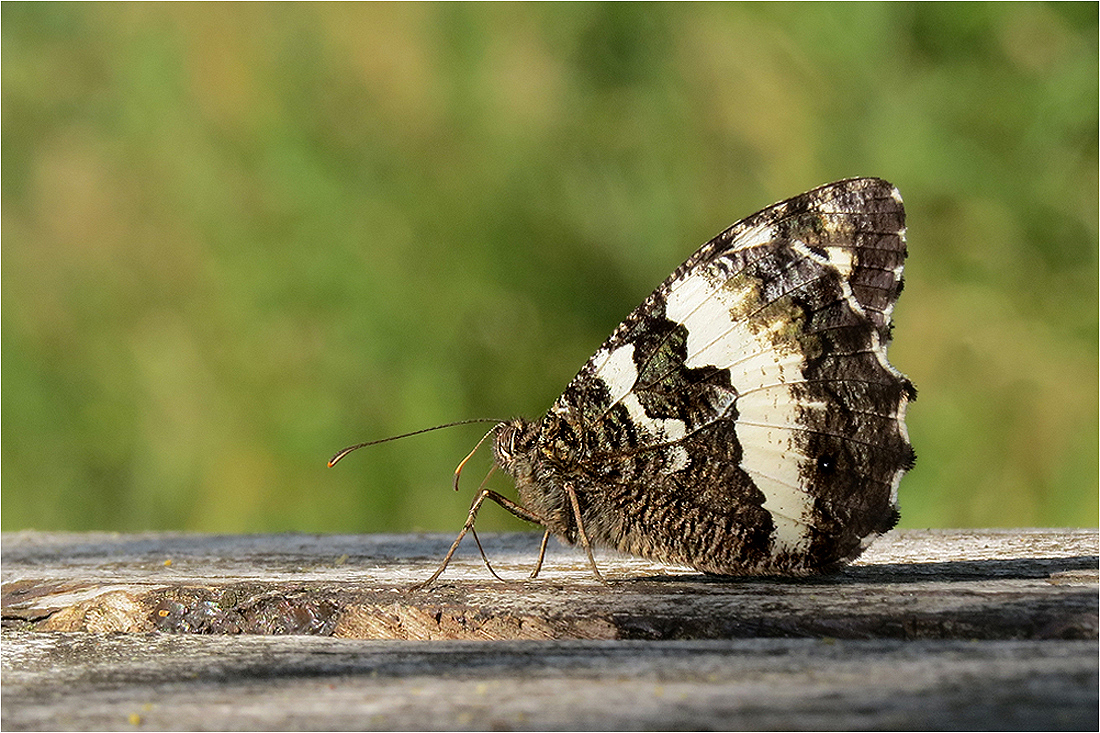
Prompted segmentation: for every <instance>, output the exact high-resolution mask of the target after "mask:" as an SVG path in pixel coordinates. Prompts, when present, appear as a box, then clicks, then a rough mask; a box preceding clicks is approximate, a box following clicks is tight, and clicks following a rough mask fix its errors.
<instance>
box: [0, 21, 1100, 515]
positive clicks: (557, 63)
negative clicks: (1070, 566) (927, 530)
mask: <svg viewBox="0 0 1100 733" xmlns="http://www.w3.org/2000/svg"><path fill="white" fill-rule="evenodd" d="M0 13H2V24H0V32H2V61H3V64H2V78H3V104H2V115H3V119H2V124H3V128H2V129H3V135H2V138H3V139H2V151H3V155H2V174H3V180H2V206H3V208H2V215H3V235H4V236H3V249H2V257H3V263H2V284H3V288H2V306H3V307H2V317H3V329H2V339H3V342H2V343H3V345H2V379H3V402H2V416H3V421H2V422H3V426H2V429H3V435H2V456H3V463H2V495H3V515H2V526H3V529H5V530H15V529H21V528H29V527H33V528H39V529H73V530H82V529H113V530H139V529H190V530H206V531H226V532H242V531H271V530H302V531H356V532H358V531H383V530H388V531H409V530H413V529H432V530H448V531H449V530H455V529H457V528H458V526H459V525H460V523H461V520H462V517H463V516H464V515H465V510H466V507H467V506H468V500H469V493H472V487H473V485H474V483H476V481H477V480H478V479H479V478H480V475H479V474H480V472H482V471H484V470H486V469H487V467H488V463H489V459H488V452H485V453H484V455H482V456H480V461H475V462H474V463H472V464H471V466H470V467H469V468H468V473H467V478H468V479H469V488H468V491H467V494H466V495H463V496H455V495H454V494H452V493H451V492H450V491H449V490H448V486H449V480H450V472H451V470H452V468H453V467H454V465H455V463H456V462H457V461H458V459H459V458H461V457H462V456H463V455H465V453H466V451H467V450H468V449H469V448H470V447H471V446H472V445H473V443H474V442H475V441H476V440H477V438H478V437H480V434H481V428H480V427H478V426H472V427H468V428H455V429H452V430H450V431H443V432H439V433H433V434H431V435H427V436H421V437H417V438H411V439H408V440H405V441H399V442H397V443H392V444H386V445H383V446H378V447H375V448H371V449H369V451H366V452H360V453H358V454H356V455H355V456H354V457H353V459H350V460H349V461H347V462H346V463H344V464H342V465H341V466H340V468H339V469H336V470H332V471H329V470H326V469H325V467H324V464H325V461H326V460H327V458H328V457H329V456H330V455H331V454H332V453H333V452H334V451H335V450H336V449H338V448H340V447H343V446H344V445H346V444H348V443H352V442H357V441H359V440H364V439H370V438H377V437H382V436H386V435H390V434H394V433H398V432H403V431H407V430H411V429H416V428H419V427H425V426H429V425H433V424H437V423H441V422H446V421H450V420H455V419H461V418H467V417H508V416H511V415H513V414H524V415H527V416H531V417H534V416H537V415H539V414H541V413H542V412H543V411H544V410H545V409H546V408H547V407H548V406H549V404H550V403H551V402H552V401H553V399H554V398H555V397H556V396H557V395H558V394H559V392H560V391H561V389H562V388H563V387H564V386H565V384H566V382H567V381H568V380H569V379H570V378H571V377H572V376H573V374H574V373H575V372H576V370H577V369H578V368H579V367H580V365H581V364H582V363H583V362H584V361H585V359H587V358H588V356H589V355H590V354H591V352H592V351H593V350H594V349H595V348H596V347H597V346H598V345H599V343H600V342H601V341H602V340H603V338H604V337H605V336H606V335H607V333H608V332H609V331H610V330H611V328H612V327H613V326H614V325H615V324H616V323H617V322H618V321H619V320H620V319H621V318H622V317H623V316H624V315H625V314H626V313H627V312H628V311H629V310H630V309H632V308H633V307H634V306H635V305H636V304H637V303H638V302H640V301H641V299H642V298H643V297H645V296H646V295H647V294H648V293H649V291H650V290H651V289H652V288H653V287H654V286H656V284H657V283H658V282H660V281H661V280H662V279H663V278H664V277H665V276H666V275H667V274H668V273H669V272H670V271H671V270H672V269H673V268H674V267H675V266H676V265H677V264H679V263H680V262H681V261H682V260H683V259H684V258H686V257H687V255H689V254H690V253H691V252H692V251H693V250H694V249H695V248H696V247H697V246H698V245H699V244H701V243H702V242H704V241H706V240H707V239H709V238H710V237H711V236H712V235H714V234H715V233H717V232H718V231H720V230H721V229H723V228H724V227H725V226H727V225H728V224H730V223H732V222H733V221H734V220H736V219H738V218H740V217H742V216H745V215H747V214H750V213H752V212H753V211H755V210H757V209H759V208H761V207H763V206H765V205H767V204H769V203H771V202H773V201H775V200H778V199H781V198H785V197H787V196H790V195H793V194H796V193H800V192H802V191H804V190H806V189H809V188H811V187H813V186H815V185H818V184H821V183H824V182H827V181H830V180H833V179H837V178H842V177H847V176H853V175H877V176H881V177H884V178H887V179H889V180H891V181H893V182H894V183H895V184H896V185H897V186H898V187H899V188H900V189H901V191H902V193H903V195H904V196H905V199H906V204H907V210H908V212H909V221H908V223H909V241H910V252H911V254H910V259H909V262H908V265H907V270H906V275H907V287H906V291H905V294H904V296H903V297H902V300H901V302H900V305H899V307H898V310H897V311H896V319H897V327H896V329H895V343H894V345H893V346H892V348H891V360H892V361H893V362H894V363H895V364H896V365H897V366H898V367H899V368H900V369H901V370H903V371H904V372H906V373H907V374H909V375H910V376H911V377H912V379H913V380H914V381H915V382H916V384H917V385H918V387H919V389H920V399H919V400H918V401H917V402H916V403H915V405H914V406H913V408H912V409H911V411H910V420H909V426H910V433H911V435H912V439H913V443H914V445H915V446H916V448H917V452H918V454H919V461H918V464H917V467H916V469H915V470H914V471H913V472H912V473H911V474H910V475H909V476H908V477H907V478H906V479H905V481H904V482H903V483H902V487H901V503H902V524H903V526H910V527H924V526H959V527H961V526H996V525H1001V526H1031V525H1074V526H1095V525H1096V524H1097V512H1098V506H1097V504H1098V502H1097V496H1098V485H1097V477H1098V460H1097V447H1098V439H1100V436H1098V415H1097V411H1098V410H1097V405H1098V399H1100V395H1098V386H1097V384H1098V369H1097V361H1098V359H1097V353H1098V339H1097V333H1098V317H1097V315H1098V314H1097V310H1098V306H1097V236H1098V231H1097V203H1098V188H1097V165H1098V161H1097V125H1098V118H1097V107H1098V99H1097V81H1096V80H1097V72H1098V64H1097V54H1098V49H1097V29H1098V25H1097V6H1096V5H1095V4H1058V5H1037V4H1011V5H1001V4H963V3H951V4H935V5H913V4H888V5H879V4H855V5H828V4H812V5H772V4H767V5H755V4H754V5H740V4H737V5H727V4H714V5H641V6H638V5H617V4H616V5H603V4H577V5H511V4H490V5H461V4H458V5H451V4H445V5H328V4H318V5H313V4H309V5H298V4H294V5H266V4H265V5H251V4H249V5H221V4H199V5H193V4H166V5H144V4H134V5H131V4H123V5H117V4H89V5H83V4H80V5H73V4H37V3H33V4H32V3H18V4H13V3H5V4H3V6H0ZM498 485H499V487H500V488H501V489H502V490H505V487H506V486H507V482H506V481H503V480H501V481H498ZM502 515H503V513H502V512H493V511H486V512H484V513H483V518H482V521H483V522H484V527H485V528H486V529H489V528H493V527H497V528H501V527H514V526H517V525H515V524H514V523H512V520H510V519H509V518H507V517H504V516H502Z"/></svg>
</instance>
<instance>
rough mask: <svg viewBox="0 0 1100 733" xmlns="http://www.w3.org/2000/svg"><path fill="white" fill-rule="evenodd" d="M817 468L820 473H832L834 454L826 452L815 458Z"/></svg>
mask: <svg viewBox="0 0 1100 733" xmlns="http://www.w3.org/2000/svg"><path fill="white" fill-rule="evenodd" d="M817 470H818V471H820V472H821V473H832V472H833V471H835V470H836V456H834V455H832V454H826V455H823V456H818V458H817Z"/></svg>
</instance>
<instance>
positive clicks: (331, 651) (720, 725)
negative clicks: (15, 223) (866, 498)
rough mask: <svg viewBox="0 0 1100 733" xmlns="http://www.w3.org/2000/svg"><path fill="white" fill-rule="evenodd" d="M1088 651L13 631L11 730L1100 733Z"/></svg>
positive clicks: (1083, 645)
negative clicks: (982, 732) (1072, 732)
mask: <svg viewBox="0 0 1100 733" xmlns="http://www.w3.org/2000/svg"><path fill="white" fill-rule="evenodd" d="M1096 657H1097V645H1096V643H1095V642H1088V641H1030V640H1025V641H987V642H970V641H941V640H931V641H908V642H906V641H898V640H883V639H876V640H865V641H860V640H835V641H829V640H815V639H737V640H703V641H679V642H677V641H671V642H640V641H612V642H608V641H550V642H547V641H502V642H494V643H491V644H486V643H480V642H469V641H465V642H454V641H441V642H432V643H424V642H402V641H362V640H348V639H333V638H323V637H307V636H291V637H286V636H284V637H272V636H266V637H265V636H236V637H232V636H224V635H223V636H195V635H178V634H173V635H169V634H151V635H150V634H121V635H120V634H87V633H77V634H74V633H61V634H59V633H53V634H43V633H38V632H28V631H11V630H8V631H5V632H4V637H3V644H2V645H0V658H2V663H3V667H2V669H3V678H4V694H3V698H2V713H0V717H2V720H3V728H4V729H5V730H56V729H69V730H73V729H76V730H80V729H84V730H117V729H121V728H138V727H141V728H149V729H154V730H161V729H164V730H169V729H171V730H402V729H416V730H490V729H516V730H522V729H529V730H641V729H646V730H665V729H688V730H756V729H776V730H805V729H811V730H826V729H838V730H874V729H891V730H906V729H908V730H960V729H966V730H989V729H1002V730H1095V729H1096V727H1097V704H1098V700H1097V685H1098V676H1097V665H1096Z"/></svg>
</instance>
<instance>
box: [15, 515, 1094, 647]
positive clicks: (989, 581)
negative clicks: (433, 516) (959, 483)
mask: <svg viewBox="0 0 1100 733" xmlns="http://www.w3.org/2000/svg"><path fill="white" fill-rule="evenodd" d="M449 540H450V538H449V537H444V536H439V535H422V536H392V535H375V536H313V535H266V536H212V535H179V534H143V535H109V534H49V533H35V532H25V533H13V534H5V535H3V537H2V542H3V548H4V562H3V568H2V584H3V585H2V607H3V616H4V618H5V623H6V624H7V626H8V627H9V628H17V627H20V626H22V627H29V628H34V629H37V630H43V631H93V632H116V631H124V632H147V631H156V630H159V631H168V632H199V633H231V634H236V633H242V632H243V633H255V634H285V633H294V634H318V635H333V636H337V637H345V638H389V639H409V640H418V639H481V640H484V639H497V640H500V639H715V638H723V639H731V638H754V637H833V638H845V639H874V638H897V639H1088V640H1094V639H1096V638H1097V627H1098V623H1097V617H1098V608H1097V606H1098V603H1097V554H1098V541H1097V533H1096V532H1095V531H1093V530H1005V531H990V530H984V531H943V532H916V531H905V532H892V533H890V534H889V535H887V536H886V537H883V538H881V539H880V540H879V541H878V542H877V543H876V544H875V545H873V546H872V548H871V550H870V551H869V552H868V553H867V555H866V556H865V557H864V558H863V559H862V560H861V561H860V562H859V563H857V564H856V565H853V566H852V567H850V568H848V569H846V570H845V571H844V572H842V573H840V574H838V575H835V576H830V577H827V578H821V579H812V580H806V579H803V580H783V579H760V580H733V581H731V580H729V579H718V578H711V577H707V576H702V575H700V574H698V573H695V572H693V571H690V570H686V569H683V568H668V567H663V566H659V565H655V564H653V563H649V562H647V561H644V560H640V559H637V558H630V557H623V556H619V555H613V554H601V555H599V556H598V558H597V559H598V562H599V564H600V566H601V567H602V568H603V570H604V572H605V573H606V574H607V576H608V577H609V579H610V581H611V582H610V584H609V585H602V584H600V583H598V582H597V581H596V580H594V579H593V578H592V577H591V574H590V572H589V570H588V569H587V567H586V566H585V563H584V560H583V556H582V554H581V553H579V552H577V551H576V550H575V549H572V548H559V547H555V548H552V549H551V551H550V553H549V556H548V559H547V564H546V566H545V568H544V570H543V573H542V575H541V576H540V578H539V579H538V580H535V581H522V580H520V581H516V582H501V581H498V580H495V579H493V578H492V577H490V576H489V575H488V573H487V572H486V570H485V568H484V567H483V565H482V564H481V561H480V558H479V557H478V555H477V552H476V549H474V548H473V547H466V548H464V551H463V552H461V553H460V554H459V556H458V557H457V559H456V561H455V563H454V564H453V566H452V567H451V568H449V569H448V571H447V574H446V575H444V576H443V578H442V579H441V580H440V581H439V582H438V583H437V584H436V585H434V586H432V587H430V588H428V589H426V590H415V589H412V588H411V586H412V584H413V583H415V582H416V581H420V580H423V579H425V578H426V577H428V576H429V575H430V574H431V571H432V570H433V569H434V567H435V565H436V563H437V562H438V559H439V558H440V557H441V556H442V554H443V552H444V551H445V549H446V547H447V546H448V545H449ZM483 540H484V543H485V547H486V550H487V552H488V553H489V555H490V557H491V558H492V559H493V562H494V565H495V566H496V567H497V568H498V571H499V572H501V573H502V574H505V575H506V577H514V578H523V577H524V575H525V573H526V571H527V570H529V569H530V568H531V567H532V565H533V563H534V557H535V554H536V552H537V545H538V536H537V535H531V534H507V535H497V536H489V537H485V538H483Z"/></svg>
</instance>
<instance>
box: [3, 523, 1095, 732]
mask: <svg viewBox="0 0 1100 733" xmlns="http://www.w3.org/2000/svg"><path fill="white" fill-rule="evenodd" d="M484 539H485V545H486V549H487V551H488V552H489V554H490V557H492V558H493V560H494V562H495V564H496V565H497V566H498V568H499V570H500V571H501V572H502V573H506V574H507V575H508V577H522V576H523V574H524V573H525V571H526V570H527V569H528V568H530V566H531V563H532V562H533V559H534V555H535V552H536V550H537V542H538V538H537V536H530V535H500V536H495V537H488V538H484ZM449 540H450V538H449V537H442V536H438V535H435V536H367V537H348V536H319V537H318V536H309V535H277V536H249V537H240V536H225V537H223V536H208V535H164V534H147V535H106V534H77V535H66V534H42V533H17V534H6V535H3V537H2V542H3V551H4V559H3V567H2V570H0V575H2V578H0V580H2V605H3V615H4V629H3V632H2V643H0V673H2V676H3V693H4V694H3V697H2V700H0V724H2V727H3V729H4V730H53V729H118V728H124V727H138V726H140V727H147V728H153V729H173V730H189V729H190V730H203V729H211V730H231V729H232V730H257V729H284V730H310V729H331V730H341V729H344V730H351V729H356V730H375V729H379V730H386V729H423V730H443V729H447V730H470V729H480V730H484V729H490V728H512V729H543V730H570V729H594V730H601V729H624V730H638V729H679V728H688V729H700V730H705V729H739V728H745V729H756V728H774V729H784V730H800V729H883V728H887V729H913V730H952V729H976V728H984V729H990V728H999V729H1005V730H1013V729H1018V730H1033V729H1047V730H1059V729H1064V730H1073V729H1095V728H1096V727H1097V724H1098V720H1097V709H1098V708H1097V706H1098V704H1100V700H1098V695H1097V689H1098V684H1100V674H1098V652H1100V645H1098V642H1097V615H1098V611H1097V605H1098V604H1097V585H1098V584H1097V544H1098V543H1097V536H1096V532H1094V531H1068V530H1013V531H982V532H963V531H953V532H899V533H891V534H890V535H888V536H887V537H885V538H883V539H882V540H881V541H880V542H879V543H877V544H876V545H875V546H874V547H873V548H872V550H871V551H870V552H869V553H868V555H867V556H866V557H865V558H864V560H863V561H861V562H860V563H859V564H857V565H855V566H853V567H851V568H849V569H847V570H846V571H844V572H843V573H841V574H839V575H837V576H833V577H831V578H827V579H818V580H812V581H805V580H803V581H794V580H786V581H783V580H775V579H770V580H752V581H728V580H719V579H714V578H707V577H705V576H700V575H698V574H697V573H693V572H691V571H689V570H685V569H676V568H665V567H660V566H656V565H653V564H651V563H646V562H644V561H641V560H638V559H635V558H623V557H618V556H611V555H601V556H600V557H599V558H598V561H599V563H600V565H601V567H602V568H603V570H604V571H605V572H606V573H607V574H608V575H609V577H610V578H611V582H610V584H609V585H607V586H604V585H601V584H599V583H598V582H596V581H594V580H593V579H592V578H591V576H590V574H589V571H588V569H587V568H586V567H585V563H584V560H583V558H582V557H581V556H580V554H579V553H577V552H575V551H574V550H570V549H566V548H555V549H553V551H552V552H551V555H550V557H549V558H548V562H547V566H546V569H545V571H544V577H542V578H541V579H539V580H536V581H531V582H522V581H520V582H501V581H497V580H494V579H492V578H491V577H490V576H489V575H488V573H487V572H486V571H485V569H484V567H483V566H482V565H481V562H480V558H479V557H478V556H477V554H476V550H474V549H473V548H469V549H467V550H466V551H465V552H463V553H462V554H460V556H459V558H458V561H457V562H456V564H455V566H454V567H453V568H451V569H450V570H449V571H448V573H447V575H445V576H444V578H443V579H442V580H441V582H440V583H439V584H438V585H436V586H433V587H431V588H429V589H427V590H412V589H410V585H411V584H412V583H414V582H415V581H419V580H423V579H424V578H426V577H427V576H428V575H429V574H430V573H431V571H432V570H433V569H434V566H435V563H436V562H437V561H438V558H439V557H440V556H441V554H442V552H443V551H444V550H445V549H446V547H447V546H448V545H449ZM162 612H163V613H162ZM45 630H52V632H53V633H43V631H45ZM157 630H160V631H167V632H185V631H190V632H203V633H202V634H199V633H122V634H119V633H109V632H118V631H128V632H152V631H157ZM88 632H95V633H88ZM239 632H250V633H247V634H240V633H239ZM279 634H282V635H279ZM307 634H308V635H307ZM341 636H342V637H350V638H338V637H341ZM366 637H382V638H388V639H396V640H371V639H367V638H366ZM782 637H801V638H782ZM410 639H433V640H435V641H433V642H432V643H424V642H423V641H409V640H410ZM454 639H460V640H454ZM473 639H479V640H485V639H493V640H496V641H494V643H491V644H486V643H483V642H482V641H471V640H473ZM647 639H649V640H647Z"/></svg>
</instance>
